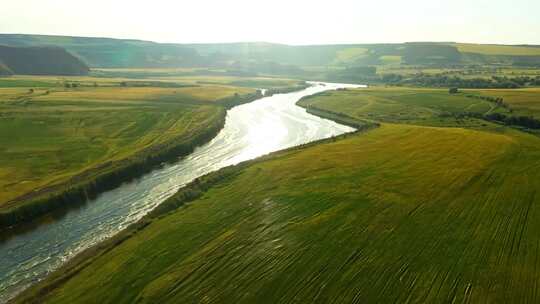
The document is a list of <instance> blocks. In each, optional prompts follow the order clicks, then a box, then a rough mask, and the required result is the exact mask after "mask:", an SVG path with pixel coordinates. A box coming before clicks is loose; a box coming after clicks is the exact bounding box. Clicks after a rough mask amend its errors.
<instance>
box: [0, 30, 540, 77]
mask: <svg viewBox="0 0 540 304" xmlns="http://www.w3.org/2000/svg"><path fill="white" fill-rule="evenodd" d="M0 44H4V45H12V46H58V47H62V48H65V49H66V50H68V51H69V52H71V53H73V54H74V55H76V56H77V57H79V58H81V59H82V60H83V61H84V62H85V63H87V64H88V65H89V66H90V67H96V68H149V67H154V68H155V67H226V68H245V66H246V64H247V63H250V64H251V65H248V67H250V68H252V69H253V68H255V69H261V67H260V66H259V65H262V64H266V65H268V64H269V63H274V64H282V65H286V66H295V67H300V68H305V67H317V66H333V67H351V66H366V65H400V64H401V65H429V66H452V65H474V64H494V65H501V64H504V65H517V66H540V48H538V47H536V46H527V45H516V46H507V45H479V44H460V43H454V42H410V43H397V44H346V45H305V46H294V45H285V44H276V43H266V42H241V43H214V44H212V43H209V44H164V43H156V42H151V41H142V40H126V39H111V38H86V37H67V36H41V35H14V34H0ZM254 63H255V65H254ZM262 69H263V70H264V69H266V70H268V67H267V66H264V65H263V66H262ZM291 71H292V70H291ZM291 71H288V72H289V73H291ZM293 72H294V73H298V72H299V71H293Z"/></svg>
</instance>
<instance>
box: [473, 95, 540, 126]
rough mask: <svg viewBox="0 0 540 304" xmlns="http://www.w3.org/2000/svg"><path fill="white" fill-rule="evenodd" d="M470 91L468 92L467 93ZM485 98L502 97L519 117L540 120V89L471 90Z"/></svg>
mask: <svg viewBox="0 0 540 304" xmlns="http://www.w3.org/2000/svg"><path fill="white" fill-rule="evenodd" d="M467 91H469V90H466V92H467ZM470 91H471V92H474V93H479V94H481V95H485V96H491V97H500V98H503V99H504V102H505V103H507V104H508V105H510V107H511V108H512V109H513V111H514V112H515V113H516V114H519V115H525V116H529V115H530V116H533V117H535V118H537V119H540V88H527V89H518V90H496V89H493V90H470Z"/></svg>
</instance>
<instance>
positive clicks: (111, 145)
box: [0, 76, 298, 224]
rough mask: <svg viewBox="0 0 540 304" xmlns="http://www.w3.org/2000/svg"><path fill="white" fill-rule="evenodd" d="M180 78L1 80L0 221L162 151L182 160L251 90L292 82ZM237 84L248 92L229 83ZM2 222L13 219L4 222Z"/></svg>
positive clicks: (251, 95) (252, 93)
mask: <svg viewBox="0 0 540 304" xmlns="http://www.w3.org/2000/svg"><path fill="white" fill-rule="evenodd" d="M182 80H184V81H185V82H179V81H178V80H169V81H160V80H158V79H144V80H134V79H131V78H96V77H88V76H81V77H69V78H66V77H55V76H15V77H9V78H5V79H1V80H0V213H1V215H2V216H6V217H9V215H10V214H12V213H13V212H15V211H16V210H20V208H21V207H24V206H25V205H28V206H33V205H34V204H36V205H39V204H41V203H42V200H44V201H47V200H48V199H49V197H52V196H57V195H61V194H62V193H63V192H64V191H66V190H70V189H73V188H75V187H78V186H80V185H84V184H86V183H94V182H95V181H96V179H98V178H100V177H101V176H103V175H105V174H113V173H114V172H115V171H118V170H121V169H126V168H127V167H129V166H130V165H132V164H134V163H139V164H141V165H142V163H145V162H147V161H148V160H149V159H154V158H156V157H157V156H158V155H159V154H160V153H166V152H167V153H168V151H170V153H171V154H174V153H173V150H178V151H176V152H177V153H176V154H177V155H176V157H177V156H180V155H182V154H185V153H187V152H189V150H190V149H192V148H193V147H194V146H195V145H197V144H201V143H202V142H203V141H204V140H209V139H210V138H211V137H212V136H213V135H215V134H216V133H217V132H218V131H219V129H220V128H221V126H222V125H223V123H224V119H225V113H226V109H227V108H228V107H230V106H233V105H235V104H236V103H239V102H246V101H249V100H253V99H254V98H257V96H259V95H257V94H256V89H255V88H254V85H253V84H254V83H255V84H259V85H260V86H261V88H274V86H277V87H287V86H288V85H289V84H291V83H292V84H296V83H297V82H298V81H296V82H292V81H291V80H279V79H277V80H276V79H251V78H243V79H241V78H232V79H221V80H222V81H221V82H216V81H215V79H214V78H211V77H208V78H207V79H204V78H202V77H197V78H196V79H186V78H183V79H182ZM203 80H206V81H203ZM242 81H243V82H246V85H244V84H243V83H239V84H238V85H232V84H230V83H231V82H242ZM201 82H205V83H204V84H202V83H201ZM209 82H211V83H209ZM259 97H260V96H259ZM180 147H181V148H180ZM180 150H182V151H180ZM172 158H174V157H172ZM157 161H158V159H157V158H156V159H155V161H154V162H157ZM126 175H129V174H128V173H126ZM43 204H45V203H43ZM43 204H42V205H43ZM29 208H30V207H29ZM30 209H32V208H30ZM40 213H41V212H40ZM23 217H24V216H23ZM32 217H33V216H32ZM0 222H3V220H2V221H0ZM6 223H7V224H12V223H13V221H12V219H11V218H9V220H7V222H6Z"/></svg>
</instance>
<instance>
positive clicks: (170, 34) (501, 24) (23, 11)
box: [0, 0, 540, 44]
mask: <svg viewBox="0 0 540 304" xmlns="http://www.w3.org/2000/svg"><path fill="white" fill-rule="evenodd" d="M5 2H7V3H2V11H3V13H2V18H1V19H0V33H31V34H49V35H71V36H107V37H116V38H137V39H147V40H154V41H159V42H178V43H191V42H236V41H268V42H278V43H288V44H330V43H377V42H406V41H459V42H474V43H504V44H540V37H539V33H538V31H534V29H538V28H540V18H538V17H539V16H538V12H539V11H540V2H539V1H535V0H515V1H511V2H510V1H504V0H491V1H488V0H473V1H467V0H456V1H441V0H435V1H433V0H411V1H388V0H387V1H353V0H335V1H324V2H323V1H302V0H301V1H285V0H274V1H248V0H231V1H214V0H198V1H167V0H154V1H127V0H120V1H106V0H96V1H91V2H88V1H80V0H76V1H66V0H51V1H40V0H19V1H5ZM9 12H18V13H17V14H15V13H9Z"/></svg>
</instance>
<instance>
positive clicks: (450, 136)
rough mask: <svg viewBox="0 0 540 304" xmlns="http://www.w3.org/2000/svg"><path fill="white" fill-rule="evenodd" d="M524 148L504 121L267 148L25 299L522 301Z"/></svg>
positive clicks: (533, 157)
mask: <svg viewBox="0 0 540 304" xmlns="http://www.w3.org/2000/svg"><path fill="white" fill-rule="evenodd" d="M539 151H540V140H539V139H538V138H536V137H533V136H532V135H526V134H523V133H519V132H517V131H510V130H508V131H506V132H503V133H500V134H495V133H489V132H481V131H473V130H465V129H459V128H433V127H420V126H405V125H392V124H385V125H383V126H382V127H381V128H378V129H375V130H373V131H370V132H367V133H363V134H358V135H354V136H350V137H348V138H347V139H344V140H340V141H337V142H333V143H326V144H321V145H317V146H314V147H310V148H307V149H303V150H299V151H292V152H286V153H280V154H278V155H277V156H275V157H273V158H272V159H270V160H268V161H264V162H257V163H254V164H252V165H250V166H248V167H247V168H245V169H242V170H241V171H240V172H239V174H238V175H236V176H235V177H233V178H230V179H227V180H224V181H222V182H221V183H220V184H218V185H217V186H215V187H213V188H211V189H210V190H209V191H208V192H206V193H205V194H204V195H203V197H202V198H201V199H199V200H196V201H194V202H192V203H190V204H189V205H187V206H186V207H183V208H180V209H178V210H176V211H173V212H172V213H170V214H169V215H167V216H165V217H162V218H160V219H156V220H155V221H154V222H152V223H151V224H150V225H149V226H147V227H146V228H144V229H143V230H141V231H139V232H138V233H136V234H135V235H134V236H132V237H131V238H129V239H128V240H126V241H124V242H123V243H122V244H121V245H119V246H117V247H115V248H113V249H112V250H110V251H107V252H106V253H104V254H103V255H102V256H100V257H98V258H96V259H95V260H93V261H92V263H91V264H90V265H89V266H88V267H86V268H84V269H82V270H81V271H80V272H78V273H77V274H76V275H75V276H74V277H72V278H68V279H67V281H66V282H65V283H64V284H62V285H60V287H58V288H56V289H54V290H53V291H52V292H51V293H49V294H48V295H47V297H45V298H44V297H40V301H43V302H46V303H88V302H100V303H131V302H135V301H137V302H139V303H191V302H203V303H277V302H282V303H291V302H303V303H312V302H313V301H320V302H341V303H351V302H355V301H356V302H369V303H373V302H407V301H409V302H452V301H455V302H463V301H471V302H478V301H488V302H510V301H511V302H515V301H518V302H524V301H527V300H528V301H531V302H536V301H537V300H538V298H537V294H536V293H535V292H534V291H535V290H536V288H537V286H538V281H537V280H536V272H535V271H534V269H536V267H538V266H539V265H538V258H537V256H538V237H537V232H538V231H539V229H540V218H539V217H540V213H539V209H538V205H539V204H540V200H539V199H540V198H539V197H538V196H537V195H536V194H535V189H538V187H540V176H539V175H538V174H537V171H538V169H540V167H539V166H538V162H537V160H538V159H539V157H540V152H539ZM314 160H316V161H314ZM535 164H536V165H535Z"/></svg>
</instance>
